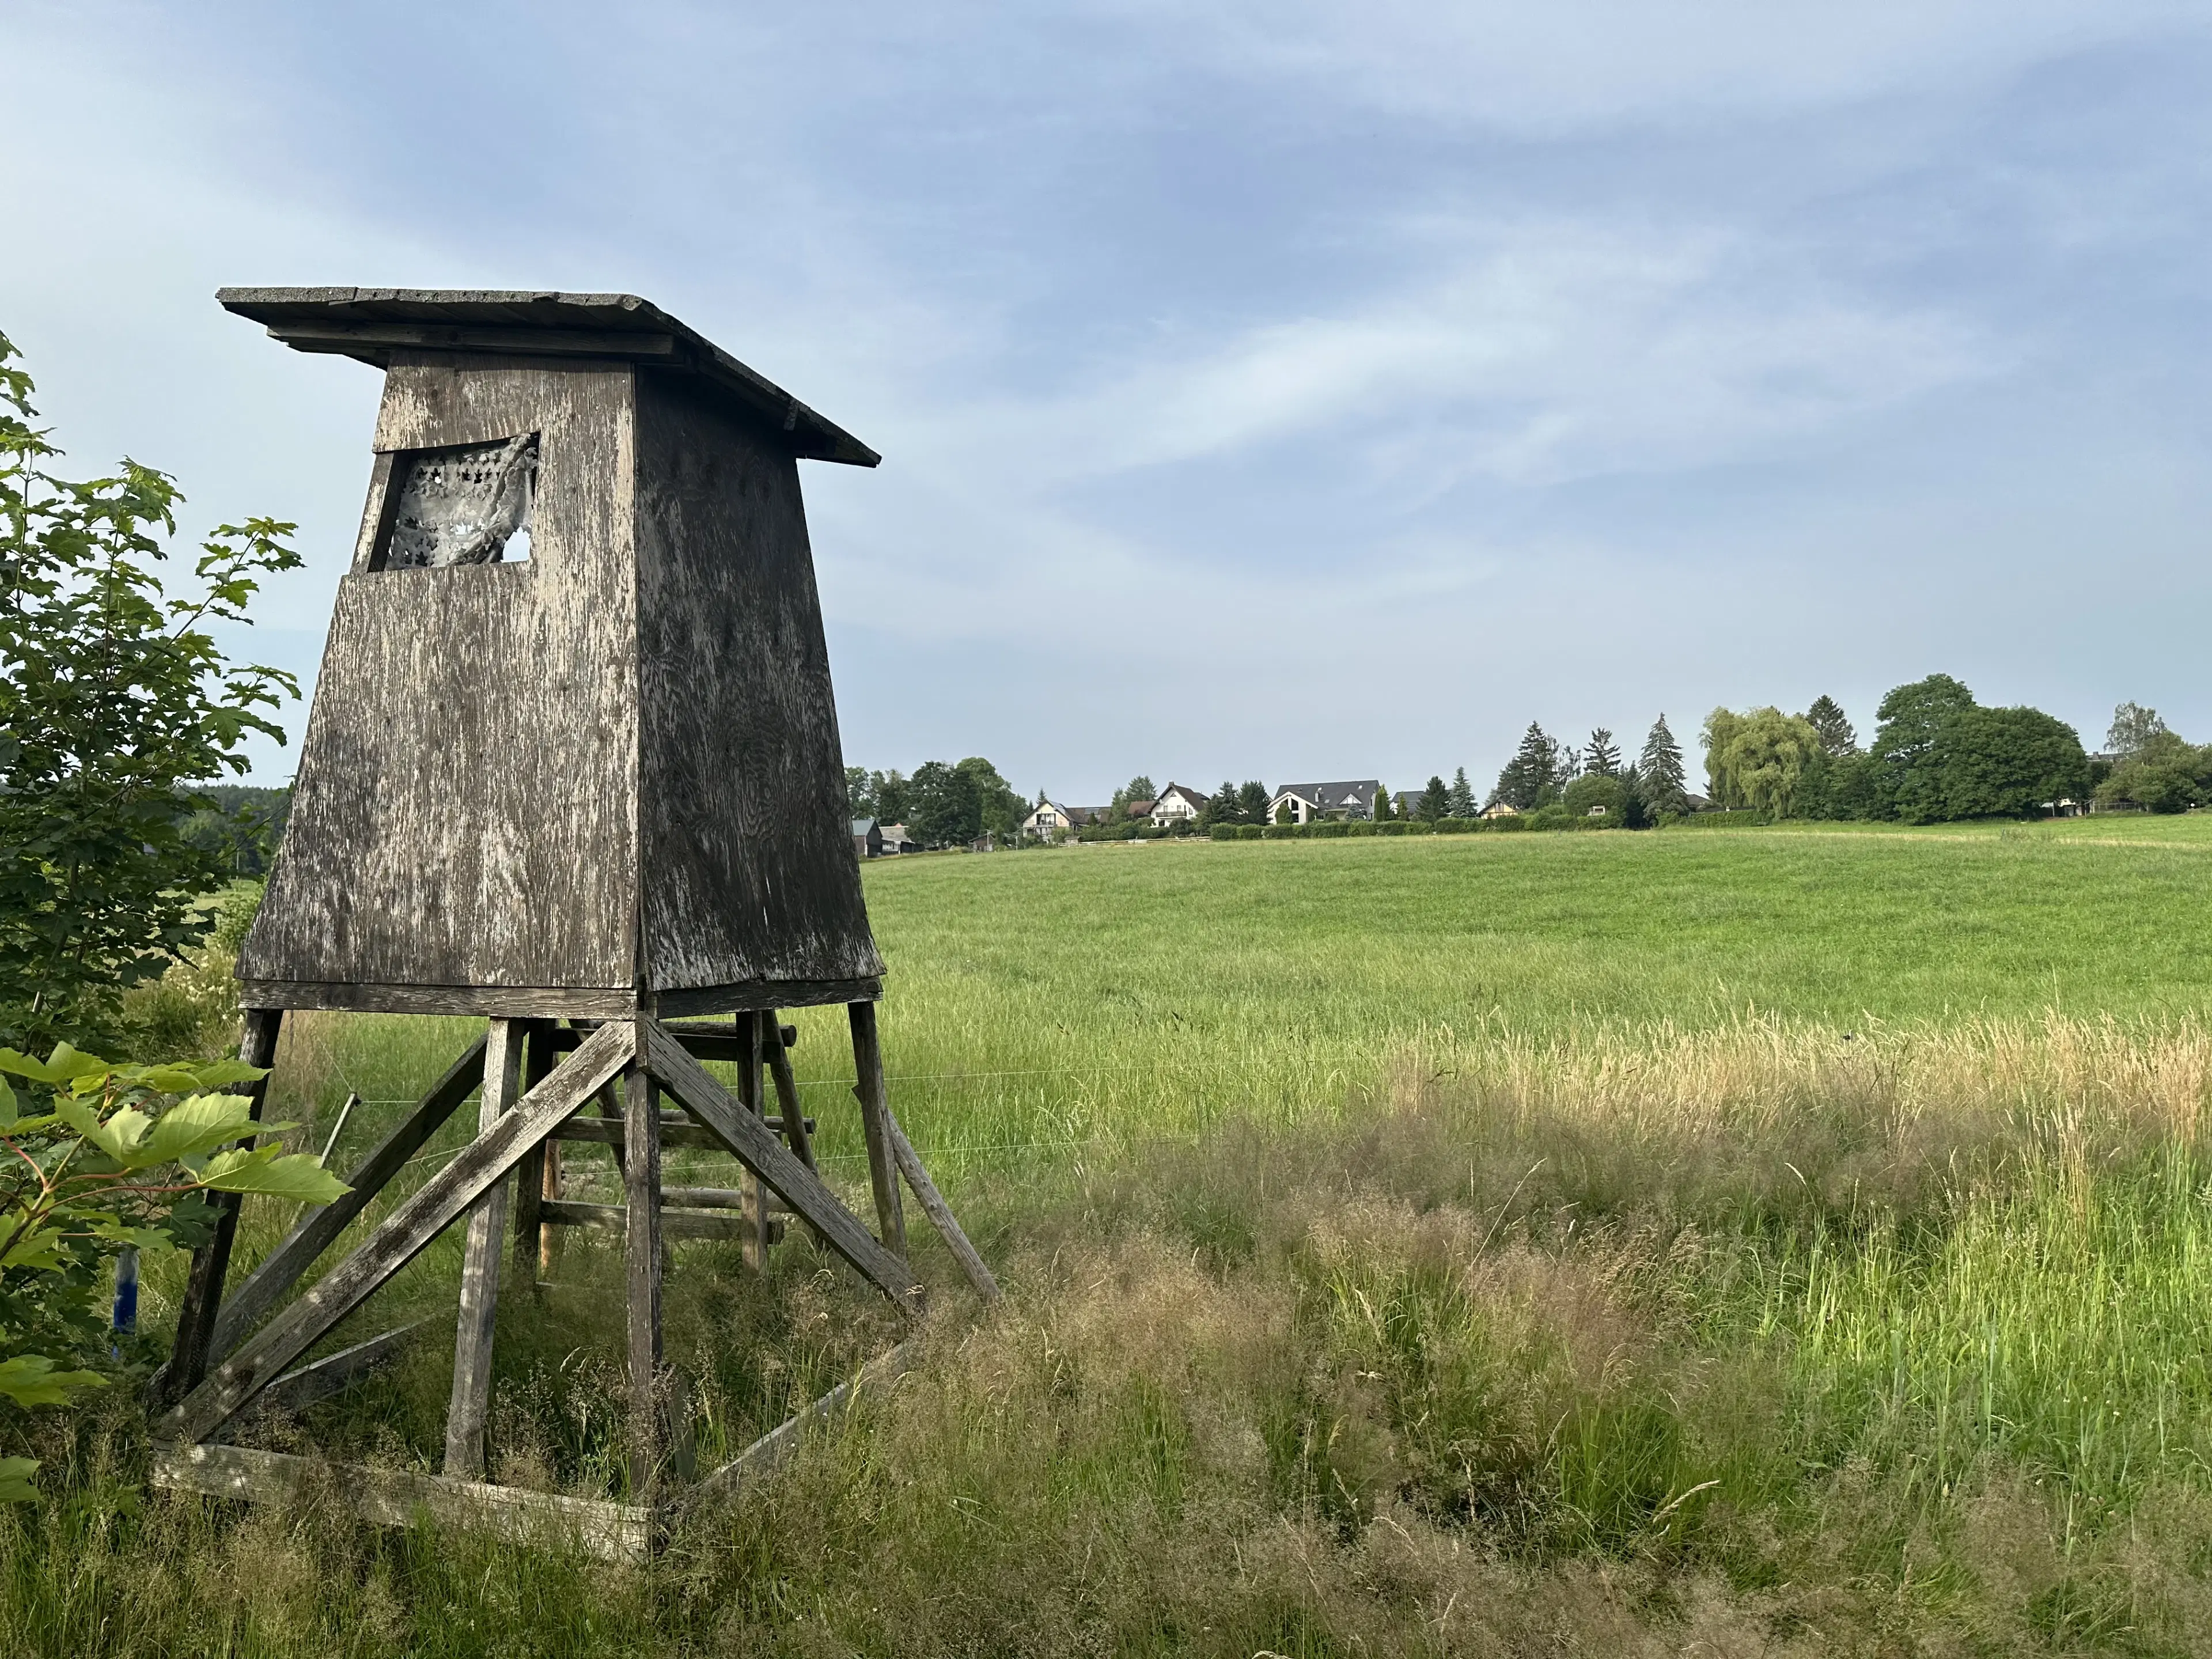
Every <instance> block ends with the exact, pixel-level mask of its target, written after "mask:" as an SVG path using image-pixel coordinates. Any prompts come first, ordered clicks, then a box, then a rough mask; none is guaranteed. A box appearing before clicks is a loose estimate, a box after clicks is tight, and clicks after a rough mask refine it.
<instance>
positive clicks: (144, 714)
mask: <svg viewBox="0 0 2212 1659" xmlns="http://www.w3.org/2000/svg"><path fill="white" fill-rule="evenodd" d="M32 392H33V386H32V382H31V379H30V376H29V375H28V374H26V373H25V372H24V371H23V370H22V369H21V368H20V367H17V366H16V353H15V348H14V346H13V345H11V344H10V343H9V342H8V340H7V338H6V337H4V336H0V1038H4V1039H6V1040H9V1041H13V1042H18V1043H22V1044H25V1045H27V1046H30V1045H35V1046H37V1047H40V1048H44V1047H46V1045H47V1044H48V1043H49V1042H52V1040H53V1039H55V1038H57V1037H70V1038H76V1039H77V1040H79V1041H83V1040H87V1039H88V1035H89V1034H92V1033H95V1032H98V1031H99V1030H101V1029H102V1028H103V1026H104V1025H105V1024H106V1022H107V1021H108V1019H109V1018H110V1017H111V1016H112V1012H113V1010H114V1008H115V1006H116V1004H117V1001H118V998H119V996H120V994H121V993H122V992H123V990H124V989H125V987H128V986H130V985H131V984H132V983H134V982H135V981H138V980H141V979H143V978H146V977H148V976H149V975H154V974H157V973H159V972H161V970H162V969H164V968H165V967H166V966H167V964H168V963H169V962H170V961H172V960H173V959H174V958H175V957H176V956H177V955H178V953H179V951H182V950H183V948H184V947H185V946H186V945H190V944H191V943H192V942H193V941H194V940H196V939H197V938H198V937H199V935H200V934H201V933H203V932H204V931H205V927H206V920H205V918H204V915H202V914H201V910H200V901H201V900H202V899H203V898H204V896H206V895H207V894H209V893H210V892H212V891H214V890H216V889H217V888H218V887H220V886H222V884H224V883H225V882H226V881H228V879H229V878H230V877H231V875H232V873H233V872H232V868H231V866H232V864H233V863H234V859H233V857H232V856H231V855H230V854H229V853H228V852H227V851H226V850H225V849H224V848H222V846H221V845H220V844H215V845H210V844H207V843H206V842H204V839H201V838H195V837H193V836H190V835H188V834H187V833H186V825H187V823H188V821H189V819H190V817H191V814H192V813H193V812H194V811H197V810H199V809H204V808H206V807H210V806H211V805H214V803H213V802H212V801H210V799H208V798H207V797H206V796H205V795H204V794H203V793H200V789H199V786H201V785H204V784H207V783H210V782H212V781H215V780H216V779H218V778H220V777H222V775H225V774H227V773H229V774H236V773H242V772H243V771H245V770H246V750H245V746H246V742H247V741H248V739H249V738H251V736H252V734H254V733H257V732H258V733H260V734H262V735H264V736H266V737H269V738H274V739H276V741H278V742H282V741H283V737H284V733H283V731H282V730H281V729H280V728H279V727H278V726H276V725H275V724H274V722H273V720H272V719H271V714H273V712H274V711H275V710H276V708H278V707H280V706H281V704H282V703H283V701H284V700H285V699H287V698H289V697H295V696H298V694H299V688H298V686H297V684H295V681H294V679H293V678H292V676H290V675H289V674H287V673H285V672H283V671H281V670H279V669H275V668H269V667H264V666H260V665H247V666H243V667H241V666H239V665H235V664H233V663H231V662H229V661H228V660H227V659H225V657H224V656H223V654H222V651H221V650H220V649H219V648H218V647H217V645H216V640H215V638H214V635H212V634H211V633H210V631H209V629H210V626H212V625H218V624H243V623H248V622H249V621H250V620H251V619H250V618H249V617H247V615H246V606H247V604H248V602H249V601H250V600H251V599H252V596H253V594H254V593H255V592H256V591H257V590H258V579H259V578H260V577H262V576H264V575H265V574H270V573H273V572H276V571H282V570H289V569H291V568H294V567H295V566H297V565H298V564H299V562H300V559H299V556H298V555H297V554H295V553H294V552H293V551H292V550H291V549H290V547H289V545H287V544H286V540H285V538H287V537H288V536H289V535H290V533H291V532H292V529H293V526H290V525H289V524H281V523H279V522H277V521H276V520H273V519H249V520H246V522H245V523H244V524H235V525H228V524H227V525H224V526H222V528H220V529H218V530H217V531H216V532H215V533H214V534H213V535H212V536H211V537H210V538H209V539H208V540H207V541H206V542H204V544H202V545H201V549H200V555H199V557H198V558H197V560H196V561H195V562H193V566H192V578H193V580H192V582H191V591H190V592H176V591H173V589H172V587H171V586H170V585H169V579H168V578H167V576H166V575H165V574H163V573H162V572H161V570H160V569H159V568H157V567H159V566H160V565H161V563H162V562H164V561H165V560H167V557H168V548H167V545H166V542H167V538H169V537H171V536H173V534H174V533H175V530H176V509H177V507H178V506H179V503H180V502H181V501H182V499H183V497H182V496H181V495H179V492H178V489H177V487H176V483H175V481H174V480H173V479H172V478H170V477H168V476H167V474H166V473H161V472H157V471H155V470H154V469H153V468H151V467H149V466H142V465H139V464H138V463H137V462H136V461H131V460H127V459H126V460H125V461H124V462H123V463H122V465H121V467H120V469H119V470H118V471H116V472H115V473H114V474H113V475H112V476H110V477H102V478H95V479H94V480H92V481H90V482H89V483H72V482H70V481H69V480H66V479H64V478H62V477H58V476H57V475H56V474H55V472H54V471H52V465H51V464H52V461H53V460H54V459H55V458H57V457H58V455H59V454H60V453H61V452H60V451H59V450H58V449H57V448H56V447H54V446H53V445H52V443H50V442H48V441H47V435H46V432H45V431H44V430H43V429H40V428H37V427H34V426H33V424H32V422H33V420H35V418H36V411H35V410H33V407H32V404H31V395H32Z"/></svg>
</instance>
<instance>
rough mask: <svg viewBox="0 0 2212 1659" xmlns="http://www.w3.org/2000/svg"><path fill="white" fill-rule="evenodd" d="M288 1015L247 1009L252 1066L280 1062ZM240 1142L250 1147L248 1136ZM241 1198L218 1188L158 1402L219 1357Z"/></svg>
mask: <svg viewBox="0 0 2212 1659" xmlns="http://www.w3.org/2000/svg"><path fill="white" fill-rule="evenodd" d="M283 1022H284V1014H283V1010H282V1009H276V1008H248V1009H247V1010H246V1024H245V1030H244V1031H243V1032H242V1033H241V1034H240V1037H239V1043H238V1054H239V1058H240V1060H244V1061H245V1062H246V1064H247V1065H248V1066H273V1065H275V1064H276V1038H277V1035H278V1033H279V1032H280V1031H281V1030H283ZM268 1095H269V1079H267V1078H265V1077H264V1078H260V1079H257V1080H256V1081H254V1082H252V1083H251V1084H249V1085H246V1098H247V1100H248V1102H249V1105H248V1107H247V1113H248V1115H250V1116H251V1117H252V1119H253V1120H254V1121H257V1122H258V1121H260V1117H261V1105H262V1103H263V1101H264V1100H265V1099H267V1098H268ZM240 1144H241V1145H243V1146H247V1147H249V1148H250V1147H251V1146H252V1145H253V1137H252V1136H251V1135H249V1136H247V1137H246V1139H245V1140H244V1141H243V1142H242V1143H240ZM240 1201H241V1200H240V1197H239V1195H238V1194H236V1193H218V1194H216V1195H215V1197H214V1199H213V1200H212V1202H213V1204H214V1206H215V1212H216V1221H215V1231H214V1234H213V1236H212V1237H210V1239H209V1240H208V1242H207V1243H204V1244H203V1245H201V1246H200V1247H199V1249H197V1250H195V1251H193V1252H192V1266H191V1273H190V1275H189V1276H188V1277H187V1278H186V1279H185V1296H184V1301H183V1303H182V1304H180V1306H179V1309H178V1311H177V1336H176V1341H175V1343H174V1345H173V1346H172V1347H171V1349H170V1352H169V1362H168V1364H166V1365H164V1366H163V1367H162V1368H161V1371H160V1373H159V1374H158V1375H156V1376H155V1379H154V1382H153V1385H152V1387H151V1388H150V1389H149V1390H148V1393H149V1395H150V1397H151V1398H152V1400H153V1401H154V1402H155V1404H156V1405H167V1403H168V1402H169V1401H173V1400H179V1399H181V1398H183V1397H184V1396H185V1395H188V1394H190V1393H191V1391H192V1390H193V1389H196V1388H197V1387H199V1386H200V1383H201V1380H202V1379H203V1378H204V1376H206V1375H207V1369H208V1367H209V1366H210V1364H214V1363H215V1361H216V1359H217V1358H219V1357H220V1356H219V1354H218V1352H217V1351H216V1332H217V1330H218V1329H220V1328H221V1325H222V1300H223V1280H224V1279H227V1278H228V1276H229V1273H230V1252H231V1246H232V1244H233V1243H234V1241H235V1240H236V1238H237V1237H238V1211H239V1206H240Z"/></svg>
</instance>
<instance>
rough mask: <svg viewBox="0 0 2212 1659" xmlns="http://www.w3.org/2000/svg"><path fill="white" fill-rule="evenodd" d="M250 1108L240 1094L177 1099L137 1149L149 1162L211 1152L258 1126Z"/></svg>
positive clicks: (168, 1161) (165, 1160) (251, 1105)
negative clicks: (253, 1119)
mask: <svg viewBox="0 0 2212 1659" xmlns="http://www.w3.org/2000/svg"><path fill="white" fill-rule="evenodd" d="M252 1109H253V1103H252V1101H250V1100H248V1099H247V1098H246V1097H245V1096H244V1095H194V1096H192V1097H191V1098H190V1099H188V1100H180V1101H179V1102H178V1103H176V1104H175V1105H173V1106H172V1107H171V1108H169V1109H168V1110H167V1111H166V1112H164V1113H162V1114H161V1118H160V1120H159V1121H157V1122H155V1125H154V1128H153V1133H150V1134H149V1135H148V1136H147V1137H146V1139H145V1143H144V1145H143V1146H141V1147H140V1148H139V1152H140V1154H141V1155H143V1160H144V1162H145V1163H146V1164H170V1163H174V1162H176V1161H177V1160H179V1159H180V1158H192V1157H195V1156H197V1154H199V1153H201V1152H213V1151H214V1150H215V1149H216V1147H218V1146H222V1143H223V1142H224V1141H226V1140H235V1139H238V1138H239V1137H240V1135H243V1134H249V1133H253V1132H254V1130H255V1129H257V1128H258V1127H259V1126H258V1125H256V1124H255V1123H254V1122H253V1121H252V1117H251V1115H250V1114H251V1113H252ZM269 1127H270V1128H271V1129H274V1128H276V1127H277V1126H276V1125H275V1124H270V1126H269Z"/></svg>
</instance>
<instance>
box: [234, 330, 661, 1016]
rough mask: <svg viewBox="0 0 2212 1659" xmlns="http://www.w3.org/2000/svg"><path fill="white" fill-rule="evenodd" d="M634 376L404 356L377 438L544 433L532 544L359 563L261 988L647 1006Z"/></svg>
mask: <svg viewBox="0 0 2212 1659" xmlns="http://www.w3.org/2000/svg"><path fill="white" fill-rule="evenodd" d="M631 374H632V371H631V370H630V368H629V366H627V365H616V366H609V365H605V364H600V365H598V366H594V365H592V363H590V362H574V363H572V362H554V361H550V360H547V359H544V358H527V359H524V358H517V359H510V360H505V361H502V360H501V359H497V358H485V359H475V360H467V359H457V358H454V357H451V356H439V355H437V354H435V353H433V354H416V355H413V356H410V355H409V354H405V353H403V354H400V355H399V356H398V357H396V358H395V359H394V361H393V363H392V368H391V371H390V373H389V374H387V375H386V382H385V392H384V399H383V404H382V407H381V409H380V413H379V416H378V430H377V439H376V447H377V448H378V449H380V450H410V449H420V448H435V447H445V446H449V445H457V444H471V443H484V442H489V441H494V440H497V439H503V438H506V437H508V436H511V435H513V434H516V433H521V432H536V433H538V434H540V435H541V442H542V459H541V463H540V466H539V471H538V489H537V500H536V507H535V510H534V515H533V521H532V531H531V550H532V557H531V560H530V562H528V563H520V564H518V563H501V564H489V565H465V566H455V567H452V568H441V569H427V570H394V571H378V572H370V573H367V574H348V575H346V576H344V577H343V578H341V579H340V580H339V584H338V592H337V601H336V605H335V607H334V610H333V612H332V617H331V632H330V638H329V641H328V643H327V645H326V646H325V650H324V655H323V662H322V667H321V670H320V673H319V680H318V684H317V691H316V696H315V701H314V703H313V708H311V709H310V711H309V714H308V720H307V735H306V738H305V740H304V742H303V744H302V746H301V757H300V771H299V778H298V781H297V783H296V784H295V789H294V795H293V807H292V812H293V816H292V817H291V818H290V820H289V823H288V825H287V828H286V831H285V845H284V856H283V858H282V859H280V860H278V861H277V867H276V870H274V871H273V872H271V875H270V889H269V894H268V896H267V897H266V899H265V900H264V902H263V905H262V907H261V909H260V911H259V913H258V915H257V917H256V919H255V921H254V925H253V927H252V930H251V931H250V932H249V933H248V934H247V936H246V942H245V945H244V946H243V948H242V949H241V950H240V954H239V964H238V974H239V977H240V980H241V981H247V982H248V984H249V986H250V987H252V991H253V993H254V994H257V995H268V996H273V997H274V998H275V1000H277V1001H278V1002H280V1003H281V1004H282V1005H283V1006H288V1007H301V1006H318V1005H320V1006H350V1007H356V1008H366V1007H380V1006H381V1007H386V1008H389V1009H390V1010H391V1011H392V1012H447V1011H448V1010H452V1009H454V1008H456V1007H461V1008H479V1009H483V1010H485V1011H486V1012H490V1013H493V1014H495V1015H496V1016H497V1017H501V1018H511V1017H523V1016H528V1017H551V1016H554V1015H558V1014H568V1015H571V1016H572V1017H575V1016H580V1015H581V1013H582V1011H581V1010H580V1009H579V1008H578V1007H577V1006H575V1004H576V1001H577V1000H579V999H581V1000H588V1001H591V1002H593V1003H598V1002H600V1001H602V1000H604V1002H605V1004H606V1005H608V1006H607V1010H606V1012H607V1015H608V1017H614V1016H618V1015H619V1014H621V1013H623V1012H627V1011H628V1010H629V1008H633V1007H635V1000H636V995H635V987H636V981H637V962H638V950H637V941H636V936H635V926H634V924H633V921H632V918H633V917H634V915H635V908H636V902H637V880H638V876H637V871H638V865H637V853H638V847H637V841H636V834H635V823H636V814H637V805H636V799H635V791H636V788H637V782H636V780H637V777H638V767H639V726H638V714H637V707H638V704H637V672H636V662H637V623H636V613H635V591H636V581H635V530H634V526H633V520H634V518H635V499H634V492H635V469H634V465H632V463H631V462H630V461H629V459H628V451H629V446H630V443H631V441H632V440H631V434H632V433H633V431H634V429H635V393H634V389H633V386H632V382H631ZM556 876H557V883H556V879H555V878H556ZM403 987H404V989H405V990H406V991H407V993H408V994H406V995H404V996H401V995H398V994H393V993H394V992H395V991H396V990H398V989H399V988H403ZM549 990H550V991H557V992H559V993H561V996H560V997H558V998H557V999H555V1000H556V1001H557V1003H558V1004H559V1006H550V1007H549V1006H546V1001H547V999H544V998H542V997H540V996H538V995H537V994H535V993H538V992H542V991H549ZM494 1003H497V1004H498V1005H499V1006H490V1005H492V1004H494Z"/></svg>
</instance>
